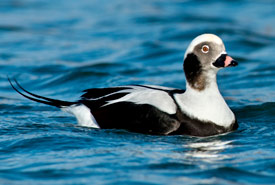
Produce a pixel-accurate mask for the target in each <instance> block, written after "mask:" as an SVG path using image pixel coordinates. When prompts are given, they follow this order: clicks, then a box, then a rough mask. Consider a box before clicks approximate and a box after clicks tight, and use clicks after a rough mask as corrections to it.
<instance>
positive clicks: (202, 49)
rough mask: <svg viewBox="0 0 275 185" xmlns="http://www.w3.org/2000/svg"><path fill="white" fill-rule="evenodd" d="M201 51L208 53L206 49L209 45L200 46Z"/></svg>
mask: <svg viewBox="0 0 275 185" xmlns="http://www.w3.org/2000/svg"><path fill="white" fill-rule="evenodd" d="M201 51H202V52H203V53H208V51H209V46H207V45H203V46H202V48H201Z"/></svg>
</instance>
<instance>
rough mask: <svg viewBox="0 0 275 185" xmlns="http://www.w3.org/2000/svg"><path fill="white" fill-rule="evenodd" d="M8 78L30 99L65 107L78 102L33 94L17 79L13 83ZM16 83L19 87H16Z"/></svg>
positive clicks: (13, 85) (13, 86) (17, 90)
mask: <svg viewBox="0 0 275 185" xmlns="http://www.w3.org/2000/svg"><path fill="white" fill-rule="evenodd" d="M8 80H9V82H10V84H11V86H12V88H13V89H14V90H15V91H16V92H18V93H19V94H21V95H22V96H24V97H25V98H28V99H30V100H33V101H36V102H39V103H44V104H47V105H51V106H55V107H58V108H63V107H68V106H70V105H73V104H77V102H68V101H62V100H56V99H51V98H47V97H43V96H40V95H37V94H33V93H31V92H29V91H27V90H26V89H24V88H23V87H22V86H21V85H20V84H19V83H18V82H17V80H16V79H13V81H14V82H15V84H13V83H12V82H11V80H10V78H9V77H8ZM15 85H16V86H17V87H15Z"/></svg>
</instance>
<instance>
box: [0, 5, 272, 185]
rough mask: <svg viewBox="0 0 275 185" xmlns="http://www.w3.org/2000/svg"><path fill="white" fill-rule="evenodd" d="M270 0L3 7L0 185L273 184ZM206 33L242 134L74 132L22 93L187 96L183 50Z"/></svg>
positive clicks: (66, 119)
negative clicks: (223, 64) (134, 91)
mask: <svg viewBox="0 0 275 185" xmlns="http://www.w3.org/2000/svg"><path fill="white" fill-rule="evenodd" d="M274 7H275V2H274V1H273V0H266V1H261V0H253V1H248V0H235V1H217V0H211V1H188V0H187V1H179V0H170V1H168V0H151V1H145V0H132V1H127V0H116V1H107V0H100V1H99V0H94V1H90V0H78V1H73V0H60V1H48V0H39V1H36V0H10V1H9V0H2V1H1V2H0V117H1V118H0V119H1V123H0V164H1V165H0V184H275V180H274V179H275V157H274V156H275V143H274V136H275V131H274V130H275V108H274V107H275V83H274V81H275V78H274V76H275V61H274V51H275V24H274V23H275V11H274ZM206 32H208V33H214V34H217V35H219V36H220V37H221V38H222V39H223V40H224V42H225V45H226V48H227V52H228V53H229V54H230V55H231V56H232V57H234V58H235V59H236V60H238V61H239V64H240V65H239V66H238V67H236V68H228V69H225V70H223V71H220V72H219V74H218V83H219V87H220V90H221V93H222V94H223V95H224V97H225V99H226V101H227V102H228V104H229V105H230V107H231V108H232V109H233V111H234V112H235V113H236V115H237V118H238V120H239V124H240V128H239V129H238V130H237V131H236V132H233V133H228V134H224V135H220V136H213V137H207V138H197V137H189V136H150V135H143V134H136V133H129V132H127V131H124V130H96V129H89V128H83V127H79V126H77V125H76V124H75V123H76V121H75V119H74V118H73V117H72V116H70V115H67V114H66V113H63V112H60V111H59V110H58V109H57V108H53V107H49V106H47V105H41V104H38V103H35V102H31V101H29V100H26V99H24V98H23V97H21V96H19V95H17V93H16V92H14V91H13V90H12V88H11V87H10V85H9V83H8V81H7V75H8V76H11V77H16V78H17V79H18V81H19V82H20V83H21V84H22V85H23V86H24V87H26V88H27V89H28V90H30V91H32V92H34V93H37V94H41V95H44V96H48V97H52V98H59V99H63V100H76V99H77V98H78V97H79V96H80V95H81V93H82V92H81V91H82V90H84V89H87V88H91V87H106V86H115V85H126V84H153V85H163V86H169V87H175V88H185V78H184V74H183V71H182V60H183V55H184V52H185V49H186V47H187V46H188V44H189V42H190V41H191V40H192V39H193V38H194V37H196V36H197V35H199V34H202V33H206Z"/></svg>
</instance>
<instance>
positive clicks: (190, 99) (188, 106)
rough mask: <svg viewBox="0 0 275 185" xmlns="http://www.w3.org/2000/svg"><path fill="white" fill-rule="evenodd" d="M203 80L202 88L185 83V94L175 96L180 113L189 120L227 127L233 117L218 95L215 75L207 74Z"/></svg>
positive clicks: (232, 120) (233, 119)
mask: <svg viewBox="0 0 275 185" xmlns="http://www.w3.org/2000/svg"><path fill="white" fill-rule="evenodd" d="M204 80H205V84H204V88H196V87H194V84H190V83H189V82H188V81H187V82H186V92H185V93H183V94H176V95H175V99H176V101H177V103H178V105H179V106H180V109H181V111H182V112H184V113H185V114H187V115H188V116H190V117H191V118H195V119H198V120H200V121H203V122H212V123H214V124H216V125H219V126H223V127H229V126H230V125H231V124H232V123H233V122H234V121H235V116H234V114H233V113H232V111H231V110H230V109H229V107H228V105H227V104H226V102H225V100H224V99H223V97H222V95H221V94H220V91H219V89H218V85H217V81H216V74H214V73H213V74H208V75H207V78H205V79H204Z"/></svg>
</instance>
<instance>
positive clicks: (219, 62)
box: [213, 54, 227, 68]
mask: <svg viewBox="0 0 275 185" xmlns="http://www.w3.org/2000/svg"><path fill="white" fill-rule="evenodd" d="M226 56H227V55H226V54H222V55H221V56H220V57H219V58H218V59H217V60H216V61H215V62H214V63H213V65H214V66H215V67H217V68H220V67H224V61H225V59H226Z"/></svg>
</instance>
